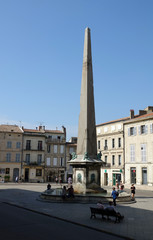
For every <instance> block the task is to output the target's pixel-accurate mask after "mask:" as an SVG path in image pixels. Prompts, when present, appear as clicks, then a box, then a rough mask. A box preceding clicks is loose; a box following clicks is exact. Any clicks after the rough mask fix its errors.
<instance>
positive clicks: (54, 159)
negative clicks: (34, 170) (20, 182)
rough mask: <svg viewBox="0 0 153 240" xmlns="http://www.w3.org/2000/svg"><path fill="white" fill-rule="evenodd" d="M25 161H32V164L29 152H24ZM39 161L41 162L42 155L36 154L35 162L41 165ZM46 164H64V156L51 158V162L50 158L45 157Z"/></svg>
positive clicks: (28, 162)
mask: <svg viewBox="0 0 153 240" xmlns="http://www.w3.org/2000/svg"><path fill="white" fill-rule="evenodd" d="M25 162H26V163H27V164H32V163H33V164H34V162H31V161H30V154H26V159H25ZM41 163H42V155H41V154H38V155H37V162H36V164H38V165H41ZM46 165H47V166H51V165H53V166H64V158H63V157H60V158H53V160H52V162H51V158H47V159H46Z"/></svg>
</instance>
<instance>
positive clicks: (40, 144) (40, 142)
mask: <svg viewBox="0 0 153 240" xmlns="http://www.w3.org/2000/svg"><path fill="white" fill-rule="evenodd" d="M37 149H38V150H39V151H41V150H43V142H42V141H38V147H37ZM26 150H31V140H26Z"/></svg>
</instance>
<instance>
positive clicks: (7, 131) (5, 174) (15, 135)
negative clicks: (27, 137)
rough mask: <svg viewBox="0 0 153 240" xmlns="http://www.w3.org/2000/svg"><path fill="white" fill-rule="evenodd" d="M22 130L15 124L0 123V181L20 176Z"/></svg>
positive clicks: (13, 179) (12, 179)
mask: <svg viewBox="0 0 153 240" xmlns="http://www.w3.org/2000/svg"><path fill="white" fill-rule="evenodd" d="M22 142H23V130H22V129H21V128H20V127H18V126H17V125H0V181H1V182H4V181H5V182H7V181H15V179H16V177H19V176H21V174H22V173H21V169H22V159H23V151H22Z"/></svg>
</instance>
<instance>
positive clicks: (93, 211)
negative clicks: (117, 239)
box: [90, 207, 124, 223]
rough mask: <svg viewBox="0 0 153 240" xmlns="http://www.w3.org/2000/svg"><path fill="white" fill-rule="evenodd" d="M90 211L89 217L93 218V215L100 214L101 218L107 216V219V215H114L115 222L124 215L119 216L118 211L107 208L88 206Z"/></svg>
mask: <svg viewBox="0 0 153 240" xmlns="http://www.w3.org/2000/svg"><path fill="white" fill-rule="evenodd" d="M90 211H91V216H90V218H93V217H94V218H96V215H101V216H102V219H105V217H104V216H107V219H108V220H109V217H115V223H116V222H120V220H122V219H123V218H124V216H121V214H120V213H117V212H115V211H109V210H107V209H103V208H93V207H90Z"/></svg>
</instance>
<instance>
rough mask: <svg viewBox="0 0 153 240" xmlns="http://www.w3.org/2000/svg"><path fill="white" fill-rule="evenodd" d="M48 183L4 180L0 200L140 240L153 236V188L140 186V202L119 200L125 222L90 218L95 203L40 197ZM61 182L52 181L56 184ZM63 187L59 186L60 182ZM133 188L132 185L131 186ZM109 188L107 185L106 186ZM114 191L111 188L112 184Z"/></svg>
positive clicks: (137, 200)
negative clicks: (122, 201) (54, 201)
mask: <svg viewBox="0 0 153 240" xmlns="http://www.w3.org/2000/svg"><path fill="white" fill-rule="evenodd" d="M46 185H47V184H41V183H36V184H26V183H21V184H15V183H3V184H0V202H6V203H8V204H14V205H17V206H19V207H24V208H27V209H29V210H32V211H38V212H41V213H43V214H48V215H51V216H53V217H57V218H60V219H64V220H65V221H70V222H74V223H76V224H81V225H85V226H88V227H91V228H94V229H98V230H101V231H104V232H110V233H113V234H115V235H118V236H125V237H126V238H129V239H130V238H131V239H139V240H141V239H142V240H152V235H153V227H152V223H153V188H152V187H150V188H149V190H143V189H142V188H141V187H140V188H138V187H136V188H137V190H136V203H133V204H128V203H126V204H117V206H116V210H117V211H119V212H120V213H121V214H123V215H124V219H123V221H122V222H121V223H116V224H114V221H106V220H101V217H100V216H99V217H97V218H96V219H90V207H91V206H96V205H95V204H78V203H74V204H73V203H51V202H44V201H39V200H38V199H39V195H40V193H41V192H43V191H44V190H46ZM57 186H58V185H52V188H54V187H57ZM58 187H59V186H58ZM127 187H128V188H127V190H126V189H125V190H126V191H127V192H129V190H128V189H129V186H127ZM105 189H107V188H105ZM108 190H109V191H110V190H111V188H108Z"/></svg>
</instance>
